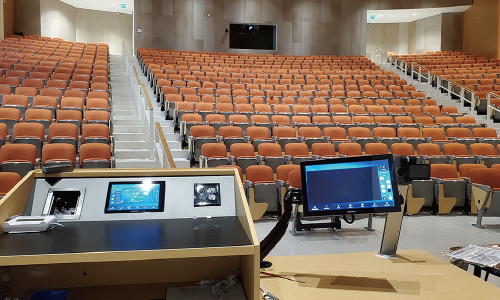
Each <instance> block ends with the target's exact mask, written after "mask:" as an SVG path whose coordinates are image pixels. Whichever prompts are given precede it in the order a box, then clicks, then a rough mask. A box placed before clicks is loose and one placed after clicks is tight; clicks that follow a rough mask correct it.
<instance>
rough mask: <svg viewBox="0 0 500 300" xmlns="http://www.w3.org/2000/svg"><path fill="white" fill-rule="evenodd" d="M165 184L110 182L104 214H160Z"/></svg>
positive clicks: (163, 200)
mask: <svg viewBox="0 0 500 300" xmlns="http://www.w3.org/2000/svg"><path fill="white" fill-rule="evenodd" d="M164 203H165V182H160V181H149V180H145V181H137V182H110V183H109V186H108V194H107V197H106V207H105V210H104V212H105V213H140V212H162V211H163V210H164Z"/></svg>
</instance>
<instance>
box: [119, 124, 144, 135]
mask: <svg viewBox="0 0 500 300" xmlns="http://www.w3.org/2000/svg"><path fill="white" fill-rule="evenodd" d="M113 133H143V134H144V126H113Z"/></svg>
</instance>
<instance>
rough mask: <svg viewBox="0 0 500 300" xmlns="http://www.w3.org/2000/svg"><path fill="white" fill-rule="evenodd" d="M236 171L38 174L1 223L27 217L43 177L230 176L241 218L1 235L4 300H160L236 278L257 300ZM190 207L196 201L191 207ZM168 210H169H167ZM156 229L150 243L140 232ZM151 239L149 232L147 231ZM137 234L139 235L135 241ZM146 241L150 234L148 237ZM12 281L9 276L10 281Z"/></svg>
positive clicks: (9, 199)
mask: <svg viewBox="0 0 500 300" xmlns="http://www.w3.org/2000/svg"><path fill="white" fill-rule="evenodd" d="M236 172H237V170H235V169H140V170H139V169H137V170H122V169H106V170H74V171H73V172H67V173H59V174H51V175H46V174H43V173H42V172H41V171H40V170H35V171H32V172H31V173H29V174H28V175H27V176H26V177H24V178H23V179H22V180H21V181H20V182H19V183H18V184H17V185H16V187H14V189H13V190H12V191H11V192H9V193H8V194H7V195H6V196H5V197H4V198H3V199H1V200H0V222H1V223H3V222H5V220H6V219H7V218H8V217H10V216H13V215H18V214H23V212H24V210H25V207H26V206H27V205H29V204H28V203H29V201H28V199H29V198H30V194H31V191H32V187H33V186H34V183H35V180H37V179H40V178H42V179H43V178H81V180H85V178H99V177H106V178H109V177H116V178H141V177H159V176H161V177H170V176H175V177H182V176H219V175H220V176H233V177H234V191H235V201H236V203H235V207H236V215H234V216H228V217H221V218H212V219H209V220H207V219H205V220H204V221H203V222H204V224H209V225H210V226H212V225H213V226H212V228H214V229H211V230H205V231H201V230H198V231H196V232H195V233H193V232H194V231H193V228H196V226H198V225H200V220H199V219H198V220H196V219H189V218H183V219H172V220H161V219H160V220H134V221H127V220H125V221H97V222H95V221H93V222H67V223H65V227H64V228H62V227H56V228H54V229H53V230H51V231H48V232H42V233H28V234H6V233H1V234H0V273H1V274H3V275H4V277H3V278H8V281H5V280H4V281H3V283H0V284H1V286H0V290H1V291H2V296H12V297H20V298H21V297H25V296H26V295H29V293H30V292H32V291H36V290H52V289H68V290H69V296H68V297H69V298H68V299H159V298H164V297H165V290H166V289H167V287H170V286H187V285H196V284H197V282H199V281H201V280H209V279H216V280H221V279H224V278H225V277H227V276H228V275H230V274H232V273H234V272H238V273H239V279H240V282H241V284H242V286H243V289H244V291H245V294H246V297H247V299H252V300H257V299H260V295H259V294H260V293H259V258H260V250H259V241H258V239H257V235H256V233H255V229H254V226H253V222H252V217H251V214H250V210H249V208H248V205H247V200H246V197H245V194H244V191H243V187H242V185H241V182H240V180H239V174H237V173H236ZM190 201H192V199H191V200H190ZM166 209H167V208H166ZM148 228H153V229H157V230H153V232H155V234H150V237H148V238H145V237H144V235H142V234H141V230H143V229H144V230H148ZM144 232H147V231H144ZM134 234H135V235H134ZM146 236H147V235H146ZM5 275H8V276H5Z"/></svg>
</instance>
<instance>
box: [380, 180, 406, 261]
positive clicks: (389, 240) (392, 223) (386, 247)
mask: <svg viewBox="0 0 500 300" xmlns="http://www.w3.org/2000/svg"><path fill="white" fill-rule="evenodd" d="M398 189H399V192H400V194H399V199H400V201H401V211H399V212H393V213H388V214H387V216H386V217H385V226H384V234H383V236H382V243H381V245H380V251H379V253H378V254H377V255H376V256H378V257H382V258H389V259H395V258H397V256H396V250H397V248H398V242H399V234H400V233H401V224H402V223H403V215H404V211H405V205H406V203H405V202H406V201H405V198H406V197H403V196H402V194H403V195H405V196H406V191H407V190H408V186H407V185H399V186H398ZM402 192H403V193H402ZM401 193H402V194H401Z"/></svg>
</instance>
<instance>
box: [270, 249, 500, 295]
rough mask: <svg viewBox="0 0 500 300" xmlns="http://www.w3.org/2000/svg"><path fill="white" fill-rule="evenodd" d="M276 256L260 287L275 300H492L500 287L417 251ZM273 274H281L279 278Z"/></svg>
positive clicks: (427, 253)
mask: <svg viewBox="0 0 500 300" xmlns="http://www.w3.org/2000/svg"><path fill="white" fill-rule="evenodd" d="M375 255H376V252H363V253H347V254H328V255H303V256H276V257H269V258H268V260H269V261H271V262H272V263H273V266H272V267H271V268H270V269H268V270H265V272H266V274H261V284H263V285H264V287H265V288H266V289H267V290H269V292H270V293H272V294H273V295H275V296H277V297H278V298H279V299H287V300H294V299H381V300H382V299H383V300H390V299H495V298H498V297H499V296H500V289H499V288H497V287H495V286H494V285H492V284H490V283H487V282H485V281H483V280H481V279H480V278H477V277H475V276H474V275H472V274H470V273H467V272H465V271H463V270H462V269H460V268H458V267H456V266H454V265H452V264H450V263H447V262H445V261H443V260H442V259H441V258H439V257H436V256H434V255H432V254H430V253H429V252H427V251H423V250H398V256H397V258H396V259H387V258H381V257H377V256H375ZM276 276H282V277H285V278H287V279H288V280H287V279H285V278H280V277H276Z"/></svg>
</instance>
